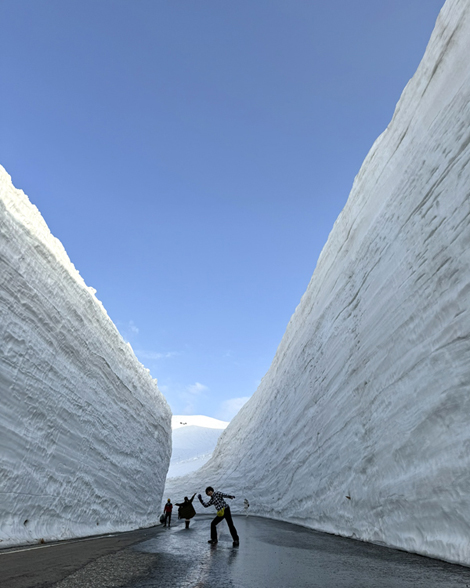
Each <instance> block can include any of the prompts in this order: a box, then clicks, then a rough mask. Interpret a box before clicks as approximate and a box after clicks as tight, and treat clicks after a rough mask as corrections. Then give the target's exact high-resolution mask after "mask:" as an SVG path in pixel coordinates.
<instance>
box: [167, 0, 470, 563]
mask: <svg viewBox="0 0 470 588" xmlns="http://www.w3.org/2000/svg"><path fill="white" fill-rule="evenodd" d="M469 56H470V3H469V2H468V1H466V0H449V1H448V2H447V3H446V4H445V6H444V8H443V10H442V12H441V14H440V16H439V18H438V21H437V24H436V28H435V30H434V32H433V35H432V38H431V41H430V43H429V46H428V48H427V51H426V54H425V56H424V58H423V61H422V63H421V64H420V66H419V68H418V70H417V72H416V74H415V76H414V77H413V79H412V80H411V81H410V82H409V83H408V85H407V87H406V88H405V90H404V92H403V95H402V97H401V99H400V101H399V103H398V105H397V108H396V111H395V114H394V117H393V120H392V121H391V123H390V125H389V127H388V128H387V129H386V131H385V132H384V133H383V134H382V135H381V136H380V137H379V138H378V140H377V141H376V143H375V144H374V145H373V147H372V149H371V151H370V153H369V154H368V156H367V158H366V160H365V162H364V164H363V166H362V168H361V170H360V172H359V174H358V176H357V177H356V179H355V182H354V185H353V188H352V191H351V194H350V197H349V200H348V202H347V204H346V206H345V208H344V210H343V212H342V213H341V214H340V216H339V218H338V220H337V221H336V223H335V225H334V228H333V230H332V232H331V234H330V237H329V239H328V242H327V244H326V245H325V247H324V249H323V252H322V254H321V256H320V258H319V260H318V264H317V267H316V269H315V272H314V274H313V277H312V280H311V282H310V284H309V286H308V289H307V291H306V292H305V294H304V296H303V297H302V299H301V302H300V304H299V306H298V308H297V309H296V311H295V314H294V315H293V317H292V319H291V321H290V322H289V324H288V326H287V330H286V333H285V335H284V337H283V339H282V341H281V343H280V345H279V348H278V350H277V353H276V356H275V358H274V361H273V363H272V365H271V368H270V369H269V371H268V373H267V374H266V376H265V377H264V379H263V380H262V382H261V385H260V386H259V388H258V390H257V391H256V393H255V394H254V395H253V397H252V399H251V400H249V401H248V403H247V404H246V405H245V406H244V407H243V408H242V409H241V411H240V413H239V414H238V415H237V416H236V417H235V418H234V419H233V420H232V421H231V423H230V425H229V426H228V428H227V429H226V431H225V433H224V435H223V436H222V437H221V438H220V440H219V443H218V445H217V448H216V450H215V452H214V455H213V457H212V459H211V460H210V461H209V462H208V463H207V464H206V465H205V466H203V467H202V468H201V470H199V471H198V472H196V473H195V474H192V475H189V476H186V477H184V478H180V479H176V480H174V481H171V480H170V481H169V483H168V485H167V490H166V492H167V493H168V492H173V493H175V494H179V493H180V491H181V490H182V489H183V488H185V487H198V488H204V485H205V484H206V483H208V482H209V483H211V485H212V486H215V487H218V488H220V489H222V490H224V491H226V492H230V493H233V494H235V495H236V496H237V497H240V498H243V497H245V496H246V497H247V498H248V500H249V501H250V511H251V512H253V513H256V514H259V515H262V516H266V517H274V518H278V519H284V520H289V521H292V522H296V523H300V524H304V525H307V526H309V527H313V528H315V529H321V530H324V531H328V532H331V533H337V534H341V535H346V536H350V537H356V538H359V539H362V540H366V541H373V542H383V543H386V544H388V545H392V546H397V547H400V548H402V549H406V550H409V551H415V552H419V553H422V554H427V555H432V556H436V557H439V558H442V559H447V560H451V561H456V562H462V563H466V564H470V541H469V529H470V491H469V488H470V314H469V303H470V226H469V225H470V147H469V146H470V58H469ZM338 165H341V162H338ZM179 489H181V490H179ZM242 505H243V501H242V499H240V500H238V499H236V500H235V501H233V503H232V509H234V510H237V509H241V508H242Z"/></svg>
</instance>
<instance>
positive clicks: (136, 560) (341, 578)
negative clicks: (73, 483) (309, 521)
mask: <svg viewBox="0 0 470 588" xmlns="http://www.w3.org/2000/svg"><path fill="white" fill-rule="evenodd" d="M210 520H211V519H210V518H203V517H198V518H197V519H196V520H193V521H192V522H191V528H190V529H189V530H186V529H185V528H184V523H182V522H179V521H177V522H175V525H174V526H173V527H172V528H171V529H164V528H161V527H159V528H156V529H147V530H145V531H137V532H135V533H126V534H122V535H118V536H115V537H110V538H101V539H93V540H88V541H79V542H71V543H64V544H61V545H57V546H51V547H47V546H44V547H40V548H37V549H33V550H27V551H14V552H10V553H0V586H1V587H2V588H33V587H34V588H46V587H54V588H117V587H119V588H304V587H305V588H306V587H309V588H380V587H384V588H411V587H413V588H438V587H439V588H467V587H470V568H465V567H461V566H456V565H451V564H447V563H445V562H440V561H438V560H433V559H428V558H425V557H420V556H417V555H411V554H408V553H404V552H401V551H396V550H393V549H387V548H385V547H380V546H377V545H370V544H367V543H362V542H359V541H353V540H350V539H343V538H339V537H334V536H332V535H326V534H323V533H316V532H314V531H309V530H307V529H304V528H303V527H298V526H295V525H289V524H287V523H281V522H276V521H270V520H266V519H260V518H257V517H248V518H245V517H235V518H234V522H235V525H236V527H237V529H238V533H239V535H240V547H238V548H234V547H232V540H231V537H230V534H229V532H228V528H227V526H226V524H225V523H224V522H223V523H221V524H220V525H219V527H218V528H219V529H221V531H222V532H221V534H220V537H219V543H218V544H217V545H215V546H211V545H208V544H207V540H208V539H209V526H210Z"/></svg>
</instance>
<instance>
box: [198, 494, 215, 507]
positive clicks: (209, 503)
mask: <svg viewBox="0 0 470 588" xmlns="http://www.w3.org/2000/svg"><path fill="white" fill-rule="evenodd" d="M197 497H198V498H199V502H200V503H201V504H202V506H205V507H206V508H207V507H208V506H210V505H211V504H212V499H211V500H209V502H207V503H206V502H204V500H203V499H202V496H201V495H200V494H198V495H197Z"/></svg>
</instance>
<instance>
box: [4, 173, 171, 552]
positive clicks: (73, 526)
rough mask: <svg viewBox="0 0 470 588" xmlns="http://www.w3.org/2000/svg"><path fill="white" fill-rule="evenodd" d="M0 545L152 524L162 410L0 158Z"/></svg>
mask: <svg viewBox="0 0 470 588" xmlns="http://www.w3.org/2000/svg"><path fill="white" fill-rule="evenodd" d="M0 341H1V345H0V401H1V411H0V443H1V452H0V474H1V479H2V500H1V501H0V521H1V525H0V547H7V546H9V545H14V544H24V543H30V542H37V541H40V540H41V539H44V540H45V541H48V540H56V539H65V538H70V537H76V536H85V535H93V534H101V533H107V532H111V531H124V530H129V529H135V528H137V527H148V526H151V525H152V524H155V523H157V522H158V519H159V515H160V503H161V498H162V493H163V488H164V483H165V475H166V472H167V470H168V465H169V461H170V453H171V414H170V409H169V407H168V405H167V403H166V401H165V399H164V398H163V396H162V395H161V393H160V391H159V390H158V388H157V383H156V380H153V379H152V377H151V376H150V374H149V372H148V370H146V369H145V368H144V367H143V366H142V365H141V364H140V363H139V362H138V360H137V359H136V357H135V355H134V353H133V351H132V349H131V348H130V346H129V345H128V344H126V343H125V342H124V340H123V339H122V337H121V336H120V334H119V332H118V331H117V329H116V327H115V326H114V324H113V323H112V321H111V320H110V318H109V317H108V315H107V313H106V311H105V310H104V308H103V306H102V304H101V302H99V301H98V300H97V298H96V297H95V295H94V290H93V289H91V288H88V287H87V286H86V285H85V283H84V281H83V279H82V278H81V277H80V275H79V273H78V272H77V270H76V269H75V268H74V266H73V265H72V263H71V262H70V260H69V258H68V256H67V254H66V252H65V250H64V248H63V247H62V245H61V243H60V242H59V241H58V240H57V239H55V238H54V237H53V236H52V235H51V233H50V232H49V229H48V227H47V225H46V223H45V222H44V220H43V218H42V217H41V215H40V213H39V212H38V210H37V208H36V207H35V206H33V205H32V204H31V203H30V202H29V200H28V198H27V196H25V194H24V193H23V192H22V191H20V190H15V188H14V187H13V186H12V184H11V179H10V176H9V175H8V174H7V173H6V172H5V170H4V169H3V168H2V167H0Z"/></svg>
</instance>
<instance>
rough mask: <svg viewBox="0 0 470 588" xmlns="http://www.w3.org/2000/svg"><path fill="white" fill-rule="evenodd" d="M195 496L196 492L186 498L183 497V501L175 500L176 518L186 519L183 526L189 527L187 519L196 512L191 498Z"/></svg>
mask: <svg viewBox="0 0 470 588" xmlns="http://www.w3.org/2000/svg"><path fill="white" fill-rule="evenodd" d="M195 496H196V492H195V493H194V494H193V495H192V496H191V498H188V497H187V496H185V497H184V502H175V504H176V506H178V507H179V508H178V518H179V519H186V520H185V528H186V529H189V519H192V518H193V516H194V515H195V514H196V511H195V510H194V506H193V500H194V497H195Z"/></svg>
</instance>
